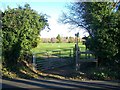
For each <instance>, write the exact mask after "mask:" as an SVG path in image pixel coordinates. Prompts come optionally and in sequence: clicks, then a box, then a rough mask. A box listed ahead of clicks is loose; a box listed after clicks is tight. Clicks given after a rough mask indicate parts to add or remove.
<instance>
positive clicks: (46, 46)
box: [31, 43, 85, 53]
mask: <svg viewBox="0 0 120 90" xmlns="http://www.w3.org/2000/svg"><path fill="white" fill-rule="evenodd" d="M74 47H75V43H39V45H38V46H37V47H36V48H34V49H32V50H31V51H32V53H40V52H45V51H52V50H64V49H73V48H74ZM79 47H80V48H81V50H82V51H83V50H85V45H82V44H81V43H79Z"/></svg>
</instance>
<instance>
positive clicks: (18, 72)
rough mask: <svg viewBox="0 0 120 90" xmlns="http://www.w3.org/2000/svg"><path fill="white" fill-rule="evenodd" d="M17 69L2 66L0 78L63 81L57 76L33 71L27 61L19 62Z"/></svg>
mask: <svg viewBox="0 0 120 90" xmlns="http://www.w3.org/2000/svg"><path fill="white" fill-rule="evenodd" d="M16 66H17V67H16V68H14V70H13V69H9V68H6V67H4V66H3V68H2V77H3V78H25V79H30V78H36V79H37V78H56V79H65V78H64V77H62V76H59V75H53V74H47V73H43V72H40V71H36V70H34V69H33V66H32V64H31V63H28V62H27V61H20V62H18V64H17V65H16Z"/></svg>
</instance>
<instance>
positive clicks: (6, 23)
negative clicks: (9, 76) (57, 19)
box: [2, 4, 48, 66]
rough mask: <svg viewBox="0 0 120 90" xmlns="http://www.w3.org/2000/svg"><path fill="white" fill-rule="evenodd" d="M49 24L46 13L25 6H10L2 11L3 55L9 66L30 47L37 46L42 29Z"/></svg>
mask: <svg viewBox="0 0 120 90" xmlns="http://www.w3.org/2000/svg"><path fill="white" fill-rule="evenodd" d="M46 26H48V23H47V20H46V18H45V16H44V15H42V14H38V13H37V12H36V11H34V10H33V9H31V7H30V5H29V4H25V6H24V7H21V6H19V7H18V8H13V9H11V8H9V7H8V9H7V10H5V11H4V12H3V13H2V34H3V48H2V49H3V50H2V51H3V56H4V62H5V63H6V65H7V66H12V65H15V64H16V63H17V61H18V60H20V58H22V57H24V55H25V54H26V53H30V49H32V48H34V47H36V46H37V38H38V35H39V32H40V30H42V29H43V28H44V27H46Z"/></svg>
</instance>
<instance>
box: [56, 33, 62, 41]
mask: <svg viewBox="0 0 120 90" xmlns="http://www.w3.org/2000/svg"><path fill="white" fill-rule="evenodd" d="M56 39H57V43H61V37H60V34H58V35H57V37H56Z"/></svg>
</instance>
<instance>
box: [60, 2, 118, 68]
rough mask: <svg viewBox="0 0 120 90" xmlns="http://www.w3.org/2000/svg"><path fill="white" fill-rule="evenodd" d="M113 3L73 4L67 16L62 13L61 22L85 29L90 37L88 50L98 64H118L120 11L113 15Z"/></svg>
mask: <svg viewBox="0 0 120 90" xmlns="http://www.w3.org/2000/svg"><path fill="white" fill-rule="evenodd" d="M113 4H114V3H113V2H87V3H86V2H75V3H73V4H71V5H70V6H69V9H70V10H71V11H70V13H69V14H65V13H63V17H62V19H61V21H62V22H63V23H69V24H71V25H73V26H75V27H82V28H85V29H86V30H87V31H88V33H89V35H90V37H89V38H88V40H87V42H89V49H90V50H92V51H94V52H95V54H96V56H98V60H99V64H102V65H109V66H112V65H119V63H120V56H119V55H120V47H119V46H120V35H119V34H120V25H119V24H120V11H119V9H118V11H117V12H116V13H114V12H113V11H112V9H113V7H112V6H113Z"/></svg>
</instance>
